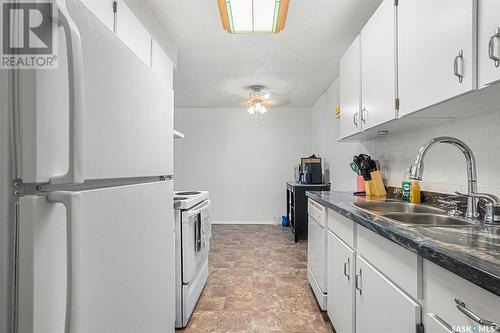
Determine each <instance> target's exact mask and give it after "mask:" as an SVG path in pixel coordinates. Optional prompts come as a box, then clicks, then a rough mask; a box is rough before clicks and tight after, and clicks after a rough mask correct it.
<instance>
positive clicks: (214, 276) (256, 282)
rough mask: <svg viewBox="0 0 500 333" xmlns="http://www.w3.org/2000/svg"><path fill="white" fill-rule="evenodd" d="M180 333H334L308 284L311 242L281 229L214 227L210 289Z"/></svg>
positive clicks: (205, 292) (206, 289)
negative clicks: (294, 239) (308, 253)
mask: <svg viewBox="0 0 500 333" xmlns="http://www.w3.org/2000/svg"><path fill="white" fill-rule="evenodd" d="M179 332H184V333H207V332H214V333H222V332H241V333H243V332H249V333H272V332H282V333H283V332H290V333H292V332H293V333H313V332H334V330H333V327H332V326H331V323H330V321H329V320H328V317H327V315H326V313H325V312H321V310H320V308H319V306H318V304H317V302H316V299H315V298H314V295H313V292H312V290H311V287H310V286H309V283H308V281H307V242H299V243H294V242H293V237H292V234H291V232H290V231H289V230H287V229H282V228H281V227H278V226H269V225H266V226H262V225H214V226H213V238H212V241H211V247H210V254H209V278H208V282H207V286H206V287H205V289H204V290H203V293H202V296H201V298H200V300H199V302H198V304H197V306H196V308H195V311H194V313H193V315H192V317H191V320H190V321H189V323H188V327H187V328H186V329H184V330H179Z"/></svg>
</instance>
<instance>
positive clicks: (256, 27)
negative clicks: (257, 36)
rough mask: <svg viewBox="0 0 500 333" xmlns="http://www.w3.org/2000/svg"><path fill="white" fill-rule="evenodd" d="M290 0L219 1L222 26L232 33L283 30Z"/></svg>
mask: <svg viewBox="0 0 500 333" xmlns="http://www.w3.org/2000/svg"><path fill="white" fill-rule="evenodd" d="M288 2H289V0H217V3H218V6H219V12H220V16H221V20H222V26H223V27H224V29H225V30H226V31H228V32H230V33H276V32H280V31H281V30H283V28H284V27H285V22H286V15H287V12H288Z"/></svg>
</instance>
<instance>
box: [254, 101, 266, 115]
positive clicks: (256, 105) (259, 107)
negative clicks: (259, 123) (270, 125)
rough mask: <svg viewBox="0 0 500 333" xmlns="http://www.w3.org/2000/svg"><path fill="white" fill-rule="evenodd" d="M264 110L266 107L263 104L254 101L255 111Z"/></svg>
mask: <svg viewBox="0 0 500 333" xmlns="http://www.w3.org/2000/svg"><path fill="white" fill-rule="evenodd" d="M266 112H267V108H266V107H265V106H264V105H262V103H261V102H257V103H255V113H257V114H264V113H266Z"/></svg>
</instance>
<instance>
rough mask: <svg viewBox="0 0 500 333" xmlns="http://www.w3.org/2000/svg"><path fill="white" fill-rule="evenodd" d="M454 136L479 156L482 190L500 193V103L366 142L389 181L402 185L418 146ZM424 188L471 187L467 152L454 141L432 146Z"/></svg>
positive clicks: (424, 177) (479, 176)
mask: <svg viewBox="0 0 500 333" xmlns="http://www.w3.org/2000/svg"><path fill="white" fill-rule="evenodd" d="M443 135H446V136H453V137H457V138H459V139H461V140H462V141H464V142H465V143H466V144H468V145H469V146H470V147H471V149H472V151H473V152H474V154H475V156H476V160H477V169H478V185H479V190H480V191H482V192H488V193H491V194H495V195H498V196H500V107H499V108H498V109H496V110H491V111H488V112H485V113H481V114H479V115H477V114H476V115H474V116H470V117H468V118H463V119H459V120H454V121H450V123H448V124H446V125H444V126H439V127H435V128H429V129H425V130H420V131H415V132H408V133H406V134H404V135H398V136H388V137H385V138H377V139H375V140H371V141H368V142H366V146H367V148H368V150H369V151H371V153H372V155H373V156H374V158H377V159H379V160H380V161H381V163H382V165H383V166H384V167H382V171H383V173H385V175H386V177H387V180H388V184H389V185H392V186H401V181H402V178H403V176H404V172H405V170H406V169H407V168H408V167H409V166H410V164H411V163H412V162H413V160H414V159H415V155H416V154H417V151H418V149H419V148H420V146H421V145H423V144H425V143H426V142H427V141H428V140H430V139H432V138H434V137H436V136H443ZM421 187H422V190H427V191H434V192H443V193H453V192H454V191H456V190H460V191H467V178H466V167H465V160H464V156H463V154H462V153H460V151H459V150H458V149H457V148H455V147H452V146H450V145H445V144H441V145H438V146H435V147H433V148H431V150H430V151H429V152H428V153H427V155H426V157H425V170H424V176H423V182H422V183H421Z"/></svg>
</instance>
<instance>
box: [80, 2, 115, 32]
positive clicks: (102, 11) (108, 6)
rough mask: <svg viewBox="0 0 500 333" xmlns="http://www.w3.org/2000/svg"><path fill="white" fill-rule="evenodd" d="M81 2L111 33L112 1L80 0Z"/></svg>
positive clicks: (112, 22)
mask: <svg viewBox="0 0 500 333" xmlns="http://www.w3.org/2000/svg"><path fill="white" fill-rule="evenodd" d="M82 2H83V4H84V5H85V6H86V7H87V8H88V9H89V10H90V11H91V12H92V13H93V14H94V15H95V16H97V17H98V18H99V20H101V22H102V23H104V25H106V27H108V29H109V30H111V31H113V25H114V22H115V15H114V12H113V0H82Z"/></svg>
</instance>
